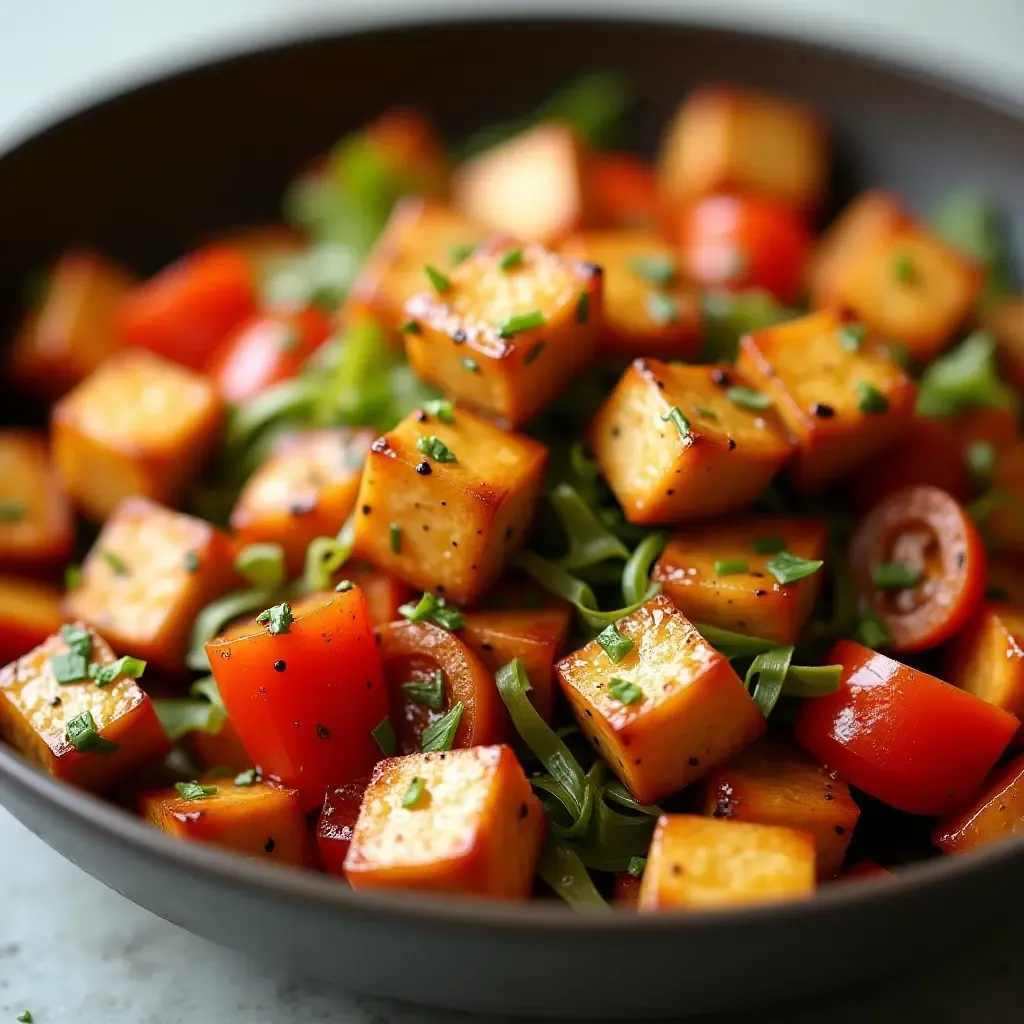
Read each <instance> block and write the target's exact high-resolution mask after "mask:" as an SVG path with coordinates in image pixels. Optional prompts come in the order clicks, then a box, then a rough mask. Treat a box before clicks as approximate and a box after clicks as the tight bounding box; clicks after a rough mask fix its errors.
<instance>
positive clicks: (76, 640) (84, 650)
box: [60, 625, 92, 661]
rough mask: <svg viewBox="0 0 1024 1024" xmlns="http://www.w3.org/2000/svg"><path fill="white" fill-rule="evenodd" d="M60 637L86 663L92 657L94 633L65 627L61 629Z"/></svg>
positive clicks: (73, 627) (76, 627) (75, 627)
mask: <svg viewBox="0 0 1024 1024" xmlns="http://www.w3.org/2000/svg"><path fill="white" fill-rule="evenodd" d="M60 635H61V639H63V641H64V643H66V644H67V645H68V647H69V648H70V649H71V650H72V651H74V652H75V653H76V654H80V655H81V656H82V657H83V658H85V660H86V661H88V660H89V659H90V658H91V657H92V633H91V632H90V631H89V630H88V629H80V628H79V627H78V626H69V625H64V626H61V627H60Z"/></svg>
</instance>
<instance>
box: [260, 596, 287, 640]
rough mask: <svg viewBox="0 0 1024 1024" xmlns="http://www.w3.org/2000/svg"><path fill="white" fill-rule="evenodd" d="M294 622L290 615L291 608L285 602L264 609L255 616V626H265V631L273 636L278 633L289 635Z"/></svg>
mask: <svg viewBox="0 0 1024 1024" xmlns="http://www.w3.org/2000/svg"><path fill="white" fill-rule="evenodd" d="M294 621H295V616H293V615H292V606H291V605H290V604H289V603H288V602H287V601H283V602H282V603H281V604H275V605H274V606H273V607H271V608H267V609H265V610H264V611H262V612H260V613H259V615H257V616H256V625H257V626H266V627H267V629H268V630H269V631H270V632H271V633H273V634H275V635H277V634H280V633H290V632H291V625H292V623H293V622H294Z"/></svg>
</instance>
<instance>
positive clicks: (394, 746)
mask: <svg viewBox="0 0 1024 1024" xmlns="http://www.w3.org/2000/svg"><path fill="white" fill-rule="evenodd" d="M370 735H371V736H372V737H373V739H374V742H375V743H376V744H377V746H378V747H380V752H381V753H382V754H383V755H384V756H385V757H394V756H395V754H396V753H398V738H397V737H396V736H395V727H394V726H393V725H392V724H391V719H390V718H388V716H387V715H385V716H384V717H383V718H382V719H381V720H380V721H379V722H378V723H377V725H376V726H375V727H374V729H373V730H372V731H371V733H370Z"/></svg>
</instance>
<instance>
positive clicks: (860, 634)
mask: <svg viewBox="0 0 1024 1024" xmlns="http://www.w3.org/2000/svg"><path fill="white" fill-rule="evenodd" d="M854 637H855V639H856V640H857V641H858V643H861V644H863V645H864V646H865V647H870V648H872V649H875V648H878V647H885V646H886V645H887V644H890V643H892V635H891V634H890V633H889V627H888V626H886V624H885V623H884V622H883V621H882V620H881V619H880V618H879V617H878V616H877V615H872V614H870V613H869V614H867V615H865V616H864V618H862V619H861V620H860V624H859V625H858V626H857V630H856V632H855V633H854Z"/></svg>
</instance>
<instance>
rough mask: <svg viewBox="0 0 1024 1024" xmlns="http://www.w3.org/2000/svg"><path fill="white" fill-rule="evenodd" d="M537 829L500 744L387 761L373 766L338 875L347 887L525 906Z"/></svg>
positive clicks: (515, 769)
mask: <svg viewBox="0 0 1024 1024" xmlns="http://www.w3.org/2000/svg"><path fill="white" fill-rule="evenodd" d="M545 831H546V821H545V818H544V812H543V809H542V808H541V804H540V801H539V800H538V799H537V798H536V797H535V796H534V795H533V791H532V790H531V788H530V783H529V781H528V780H527V778H526V775H525V774H524V772H523V769H522V766H521V765H520V764H519V761H518V760H517V759H516V756H515V754H514V753H513V752H512V749H511V748H510V747H506V746H490V747H464V748H461V749H456V750H449V751H447V752H445V753H429V754H408V755H406V756H405V757H392V758H388V759H387V760H385V761H381V762H380V763H379V764H378V765H377V767H376V768H375V769H374V772H373V777H372V778H371V780H370V785H369V787H368V789H367V790H366V796H365V797H364V798H363V803H362V808H361V810H360V812H359V819H358V820H357V822H356V827H355V832H354V834H353V836H352V845H351V846H350V847H349V851H348V855H347V856H346V858H345V875H346V877H347V878H348V880H349V883H350V884H351V886H352V888H353V889H357V890H372V889H376V890H387V889H411V890H419V891H421V892H430V893H445V894H449V895H459V896H475V897H488V898H491V899H511V900H514V899H526V898H527V897H528V896H529V895H530V891H531V890H532V888H533V875H534V870H535V868H536V865H537V860H538V858H539V856H540V850H541V846H542V845H543V842H544V835H545Z"/></svg>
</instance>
